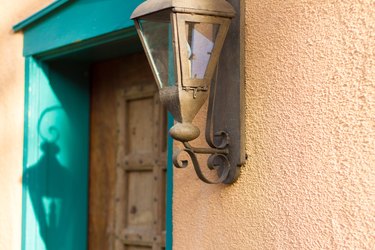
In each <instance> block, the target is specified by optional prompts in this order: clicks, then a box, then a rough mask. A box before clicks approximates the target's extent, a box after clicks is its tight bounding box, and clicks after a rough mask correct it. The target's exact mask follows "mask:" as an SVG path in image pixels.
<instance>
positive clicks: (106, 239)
mask: <svg viewBox="0 0 375 250" xmlns="http://www.w3.org/2000/svg"><path fill="white" fill-rule="evenodd" d="M108 70H109V69H108V68H103V67H99V66H98V65H94V66H93V67H92V68H91V79H92V80H91V95H92V98H91V130H90V138H91V143H90V189H89V197H90V199H89V207H90V209H89V230H88V231H89V232H88V233H89V239H90V240H89V249H91V250H102V249H108V248H109V245H110V242H111V240H110V237H111V235H112V234H111V231H112V225H111V224H110V221H111V220H109V219H108V218H109V217H111V216H113V213H112V212H111V211H112V210H113V209H114V205H113V203H112V202H111V201H114V199H111V198H109V197H114V192H113V190H114V187H113V186H114V183H115V180H116V172H115V171H114V168H115V166H116V151H117V147H116V144H114V143H111V142H114V141H116V140H117V138H118V134H117V131H116V126H117V121H116V106H117V103H116V95H115V83H114V81H113V80H111V79H107V74H110V73H111V72H108ZM109 100H111V101H109Z"/></svg>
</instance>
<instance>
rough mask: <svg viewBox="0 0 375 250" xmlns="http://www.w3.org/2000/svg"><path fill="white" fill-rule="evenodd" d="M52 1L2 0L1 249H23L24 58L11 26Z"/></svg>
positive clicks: (0, 108) (0, 114)
mask: <svg viewBox="0 0 375 250" xmlns="http://www.w3.org/2000/svg"><path fill="white" fill-rule="evenodd" d="M50 2H52V0H0V6H1V7H0V250H13V249H14V250H18V249H21V211H22V210H21V209H22V207H21V204H22V201H21V197H22V185H21V176H22V146H23V114H24V113H23V110H24V59H23V57H22V47H23V46H22V39H23V35H22V33H17V34H14V33H13V31H12V26H13V25H14V24H16V23H17V22H19V21H21V20H23V19H24V18H26V17H27V16H29V15H31V14H33V13H34V12H36V11H37V10H39V9H40V8H42V7H44V6H45V5H46V4H47V3H50Z"/></svg>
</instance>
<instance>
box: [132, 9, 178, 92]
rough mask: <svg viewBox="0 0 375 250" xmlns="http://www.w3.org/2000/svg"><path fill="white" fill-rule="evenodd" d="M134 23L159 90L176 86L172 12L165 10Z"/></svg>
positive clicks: (139, 18)
mask: <svg viewBox="0 0 375 250" xmlns="http://www.w3.org/2000/svg"><path fill="white" fill-rule="evenodd" d="M134 21H135V23H136V28H137V31H138V33H139V36H140V39H141V41H142V45H143V47H144V50H145V52H146V55H147V58H148V60H149V62H150V65H151V68H152V71H153V73H154V77H155V80H156V81H157V84H158V87H159V89H162V88H165V87H170V86H175V85H177V81H178V80H177V74H176V73H177V68H178V67H177V65H176V64H177V60H176V58H175V54H176V53H175V48H174V32H173V31H174V27H173V12H172V11H171V10H170V9H167V10H163V11H161V12H156V13H152V14H149V15H145V16H141V17H138V18H136V19H135V20H134Z"/></svg>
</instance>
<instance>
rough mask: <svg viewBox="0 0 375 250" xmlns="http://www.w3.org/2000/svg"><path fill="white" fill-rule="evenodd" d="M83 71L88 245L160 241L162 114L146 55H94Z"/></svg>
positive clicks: (139, 245) (96, 248)
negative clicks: (87, 82) (87, 108)
mask: <svg viewBox="0 0 375 250" xmlns="http://www.w3.org/2000/svg"><path fill="white" fill-rule="evenodd" d="M91 76H92V100H91V105H92V111H91V157H90V160H91V164H90V207H89V249H90V250H103V249H116V250H117V249H151V247H154V249H160V247H161V246H164V245H165V239H164V238H165V233H163V232H162V230H164V228H165V204H164V203H165V198H164V197H165V178H163V176H162V175H165V171H166V152H165V151H166V146H165V144H166V140H165V139H164V137H165V136H164V135H165V132H166V122H165V121H166V116H165V112H164V109H162V108H161V107H160V104H159V99H158V94H157V87H156V84H155V83H154V78H153V75H152V73H151V71H150V68H149V65H148V63H147V60H146V57H145V56H144V54H143V53H140V54H134V55H131V56H127V57H122V58H119V59H115V60H111V61H106V62H100V63H97V64H95V65H93V67H92V73H91ZM156 235H157V237H156V238H155V236H156ZM140 236H141V237H140ZM125 238H126V239H125ZM155 239H156V240H155ZM153 242H154V243H153ZM155 246H158V248H155Z"/></svg>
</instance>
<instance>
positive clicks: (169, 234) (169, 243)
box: [165, 112, 174, 250]
mask: <svg viewBox="0 0 375 250" xmlns="http://www.w3.org/2000/svg"><path fill="white" fill-rule="evenodd" d="M173 125H174V119H173V116H172V115H171V113H169V112H168V130H169V129H170V128H171V127H172V126H173ZM167 150H168V156H167V157H168V159H167V169H168V171H167V205H166V210H167V211H166V244H165V247H166V249H167V250H172V248H173V161H172V156H173V139H172V137H171V136H170V135H169V133H168V147H167Z"/></svg>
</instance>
